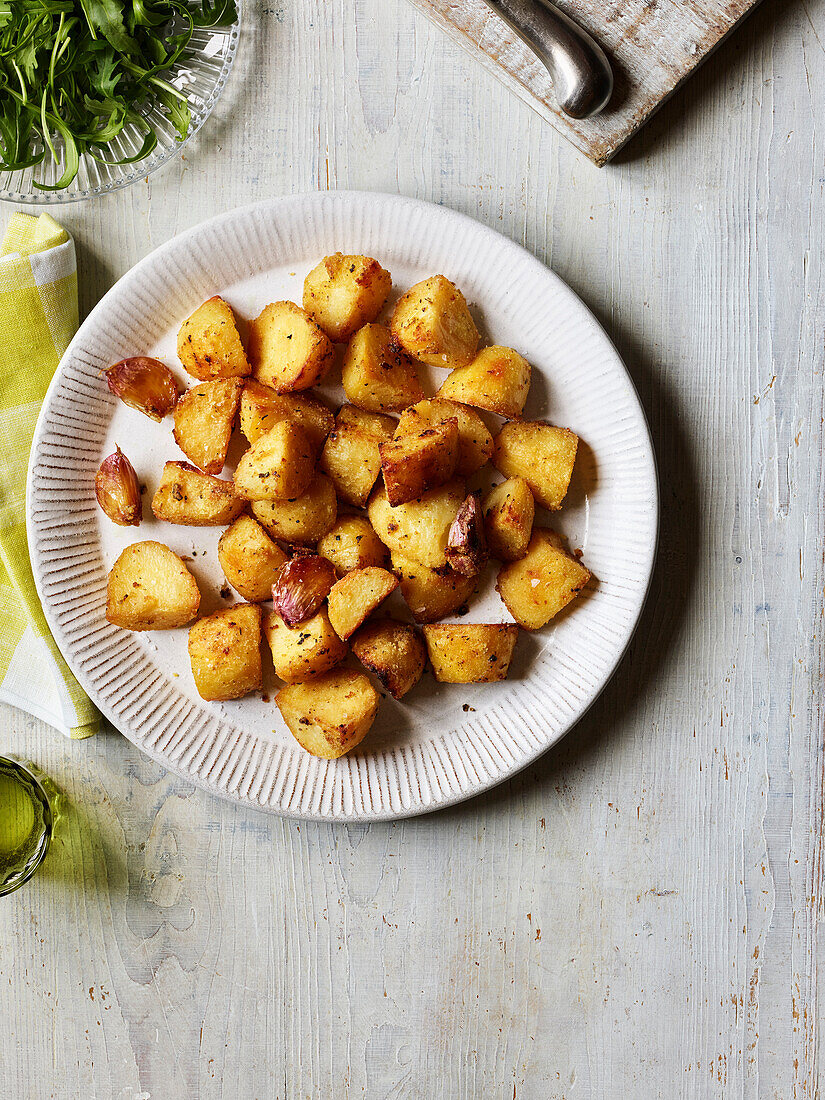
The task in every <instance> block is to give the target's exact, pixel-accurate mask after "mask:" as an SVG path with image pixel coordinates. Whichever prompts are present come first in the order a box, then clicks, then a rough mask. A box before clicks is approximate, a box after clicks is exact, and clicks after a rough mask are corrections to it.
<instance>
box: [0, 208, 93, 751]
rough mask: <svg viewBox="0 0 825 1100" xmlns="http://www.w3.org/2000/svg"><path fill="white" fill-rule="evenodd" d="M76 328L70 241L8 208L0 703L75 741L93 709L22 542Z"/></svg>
mask: <svg viewBox="0 0 825 1100" xmlns="http://www.w3.org/2000/svg"><path fill="white" fill-rule="evenodd" d="M76 329H77V266H76V263H75V254H74V241H73V240H72V239H71V237H70V236H69V234H68V233H67V232H66V231H65V229H63V228H62V227H61V226H60V225H58V224H57V222H56V221H55V220H54V219H53V218H50V217H49V215H48V214H41V215H40V217H37V218H35V217H31V216H30V215H28V214H13V215H12V218H11V221H10V222H9V225H8V229H7V230H6V235H5V237H4V239H3V245H2V249H0V700H2V701H3V702H5V703H12V704H13V705H14V706H16V707H20V708H21V710H25V711H28V713H29V714H33V715H35V716H36V717H37V718H42V719H43V721H44V722H48V723H49V724H50V725H52V726H55V727H56V728H57V729H59V730H60V731H61V732H62V733H65V734H66V736H67V737H76V738H80V737H89V736H90V735H91V734H93V733H96V732H97V730H98V728H99V725H100V715H99V714H98V712H97V711H96V710H95V708H94V707H93V706H92V704H91V702H90V701H89V699H88V697H87V696H86V695H85V693H84V692H83V689H82V688H81V687H80V684H78V682H77V680H75V678H74V676H73V675H72V673H71V672H70V670H69V667H68V665H67V664H66V662H65V661H64V660H63V658H62V657H61V655H60V651H59V650H58V648H57V646H56V645H55V643H54V639H53V638H52V636H51V633H50V632H49V628H48V626H47V625H46V620H45V618H44V616H43V610H42V608H41V606H40V601H39V599H38V597H37V591H36V589H35V587H34V578H33V577H32V570H31V564H30V562H29V551H28V546H27V544H26V471H27V468H28V463H29V451H30V449H31V442H32V436H33V434H34V427H35V424H36V423H37V415H38V413H39V412H40V406H41V405H42V403H43V398H44V396H45V394H46V390H47V388H48V385H49V382H51V379H52V375H53V374H54V372H55V368H56V367H57V364H58V363H59V362H60V357H61V356H62V354H63V352H64V351H65V350H66V348H67V346H68V344H69V341H70V340H71V338H72V337H73V336H74V334H75V331H76Z"/></svg>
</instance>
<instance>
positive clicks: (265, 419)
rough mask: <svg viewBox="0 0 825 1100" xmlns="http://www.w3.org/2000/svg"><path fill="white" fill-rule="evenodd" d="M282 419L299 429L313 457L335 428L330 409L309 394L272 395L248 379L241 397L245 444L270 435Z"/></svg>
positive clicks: (270, 389) (267, 388)
mask: <svg viewBox="0 0 825 1100" xmlns="http://www.w3.org/2000/svg"><path fill="white" fill-rule="evenodd" d="M282 420H288V421H289V422H290V423H292V424H297V425H298V427H299V428H302V429H303V431H304V432H305V433H306V435H307V438H308V439H309V441H310V443H311V444H312V448H313V451H314V452H315V454H316V455H317V454H318V452H319V451H320V450H321V447H322V446H323V443H324V440H325V439H326V437H327V436H328V435H329V433H330V432H331V431H332V429H333V427H334V426H335V417H334V416H333V414H332V410H331V409H328V408H327V407H326V405H325V404H324V403H323V401H319V400H318V398H317V397H314V396H313V395H312V394H309V393H276V392H275V391H274V390H273V389H272V387H271V386H264V385H263V384H262V383H261V382H256V381H255V379H254V378H250V379H249V380H248V381H247V382H246V385H245V386H244V391H243V394H242V395H241V431H242V432H243V434H244V435H245V436H246V438H247V439H248V440H249V442H250V443H254V442H255V441H256V440H257V439H260V437H261V436H262V435H266V434H267V432H271V431H272V429H273V428H274V427H275V425H276V424H279V423H280V422H281V421H282Z"/></svg>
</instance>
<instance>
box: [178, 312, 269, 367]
mask: <svg viewBox="0 0 825 1100" xmlns="http://www.w3.org/2000/svg"><path fill="white" fill-rule="evenodd" d="M178 358H179V359H180V361H181V363H183V365H184V367H185V369H186V370H187V371H188V372H189V373H190V374H191V375H192V376H193V377H195V378H200V379H202V380H203V381H204V382H211V381H212V379H214V378H245V377H246V375H248V374H249V372H250V370H251V367H250V365H249V361H248V360H247V357H246V352H245V351H244V349H243V344H242V343H241V338H240V335H239V334H238V327H237V325H236V323H235V314H234V313H233V312H232V307H231V306H230V305H229V304H228V303H227V302H225V301H224V300H223V298H221V297H220V296H219V295H217V294H216V295H215V296H214V297H213V298H210V299H209V301H207V302H204V303H203V305H202V306H198V308H197V309H196V310H195V312H194V313H193V314H192V316H191V317H190V318H189V319H188V320H186V321H184V322H183V325H182V326H181V329H180V332H179V333H178Z"/></svg>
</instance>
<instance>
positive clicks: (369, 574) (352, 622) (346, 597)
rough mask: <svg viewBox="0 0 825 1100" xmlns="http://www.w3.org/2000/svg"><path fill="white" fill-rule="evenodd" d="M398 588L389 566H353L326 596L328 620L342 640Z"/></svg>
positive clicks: (396, 579)
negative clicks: (386, 567)
mask: <svg viewBox="0 0 825 1100" xmlns="http://www.w3.org/2000/svg"><path fill="white" fill-rule="evenodd" d="M396 588H398V577H396V576H395V574H394V573H390V572H389V570H388V569H381V568H380V566H377V565H368V566H366V568H364V569H353V570H352V572H351V573H347V574H345V575H344V576H343V577H341V579H340V580H339V581H336V582H335V584H334V585H333V586H332V591H331V592H330V594H329V597H328V598H327V606H328V608H329V621H330V622H331V623H332V626H333V629H334V630H335V633H336V634H337V635H338V637H339V638H344V639H345V640H346V639H347V638H349V636H350V635H351V634H354V633H355V631H356V630H357V629H358V627H359V626H361V624H362V623H363V622H364V621H365V620H366V619H367V618H368V617H369V616H370V615H371V614H372V613H373V611H375V609H376V607H378V605H379V604H380V603H383V602H384V600H385V599H386V598H387V596H389V595H391V593H393V592H394V591H395V590H396Z"/></svg>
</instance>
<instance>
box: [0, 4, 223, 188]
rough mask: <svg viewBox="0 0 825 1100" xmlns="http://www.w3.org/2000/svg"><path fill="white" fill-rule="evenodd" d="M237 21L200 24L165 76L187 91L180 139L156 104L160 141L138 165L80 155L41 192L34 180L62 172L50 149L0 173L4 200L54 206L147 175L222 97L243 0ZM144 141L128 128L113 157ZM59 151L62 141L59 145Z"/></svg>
mask: <svg viewBox="0 0 825 1100" xmlns="http://www.w3.org/2000/svg"><path fill="white" fill-rule="evenodd" d="M235 7H236V9H237V12H238V18H237V20H236V21H235V22H234V23H233V24H232V25H231V26H227V27H203V28H197V27H196V28H195V30H194V32H193V34H192V38H191V40H190V42H189V45H188V47H187V49H186V51H185V53H184V54H183V55H182V56H181V58H180V59H179V60H178V62H177V64H176V65H175V66H174V67H173V68H172V69H170V70H169V71H168V72H166V73H164V77H165V79H166V80H168V81H169V82H170V83H171V84H174V85H175V87H176V88H178V89H180V91H182V92H185V93H186V98H187V101H188V103H189V108H190V110H191V113H192V121H191V123H190V126H189V133H188V134H187V135H186V137H185V138H183V139H181V138H180V137H179V136H178V134H177V131H176V130H175V127H174V125H173V124H172V122H171V120H170V119H169V118H168V117H167V116H166V114H165V113H164V112H163V110H162V109H161V108H159V107H157V106H153V107H152V109H151V110H148V111H146V112H145V116H146V117H147V118H148V119H149V120H150V122H151V123H152V125H153V126H154V128H155V132H156V133H157V136H158V143H157V146H156V147H155V148H154V149H153V151H152V152H151V153H150V154H149V156H148V157H146V158H144V159H143V160H141V161H136V162H135V163H134V164H101V163H100V161H98V160H95V159H94V157H90V156H89V155H88V154H85V155H83V156H82V157H81V158H80V168H79V170H78V173H77V176H76V177H75V178H74V179H73V180H72V182H71V183H70V184H69V186H68V187H66V188H64V189H63V190H61V191H41V190H40V189H39V188H37V187H35V183H34V181H35V180H37V181H38V182H40V183H45V184H54V183H56V182H57V180H58V179H59V178H60V175H61V173H62V171H63V169H62V167H61V165H60V164H59V163H58V162H57V161H55V159H54V158H53V157H52V155H51V153H50V152H48V151H47V152H46V156H45V157H44V158H43V160H42V162H41V163H40V164H37V165H35V166H34V167H33V168H26V169H23V170H22V171H18V172H0V200H2V201H5V202H19V203H32V204H36V205H39V206H50V205H52V204H54V203H62V202H77V201H78V200H80V199H88V198H91V197H92V196H93V195H105V194H107V192H109V191H117V190H118V189H119V188H121V187H127V186H128V185H129V184H130V183H134V182H135V180H140V179H145V178H146V177H147V176H148V175H149V174H150V173H151V172H154V171H155V170H156V169H158V168H160V166H161V165H162V164H165V163H166V162H167V161H168V160H171V159H172V157H175V156H177V155H178V153H180V151H181V150H182V149H183V147H184V145H186V143H187V142H188V141H190V140H191V139H192V138H193V137H194V136H195V134H196V133H197V132H198V130H200V128H201V126H203V124H204V122H206V120H207V118H209V116H210V114H211V113H212V108H213V107H214V106H215V104H216V103H217V101H218V96H219V95H220V94H221V92H222V91H223V89H224V86H225V84H226V81H227V79H228V77H229V71H230V69H231V68H232V62H233V61H234V60H235V54H236V52H237V48H238V39H239V37H240V24H241V18H242V0H235ZM142 144H143V137H142V136H139V131H138V128H137V127H136V126H131V127H126V129H124V130H123V131H122V133H121V134H120V135H119V136H118V138H117V139H116V140H115V141H113V142H112V143H111V144H110V145H109V147H108V148H109V153H110V154H111V159H112V160H115V159H120V158H123V157H127V156H134V154H135V153H137V152H138V151H139V150H140V147H141V145H142ZM56 147H57V149H58V152H59V151H60V146H59V144H57V145H56Z"/></svg>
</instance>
